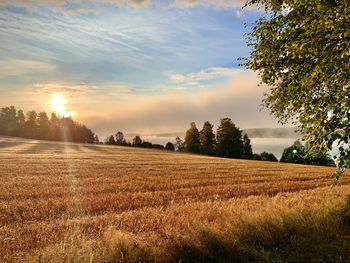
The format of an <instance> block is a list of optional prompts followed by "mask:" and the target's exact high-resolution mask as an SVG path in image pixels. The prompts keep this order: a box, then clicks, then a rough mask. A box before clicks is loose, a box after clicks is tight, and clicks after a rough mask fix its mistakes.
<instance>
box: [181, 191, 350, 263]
mask: <svg viewBox="0 0 350 263" xmlns="http://www.w3.org/2000/svg"><path fill="white" fill-rule="evenodd" d="M230 232H231V235H229V236H220V235H219V234H216V233H214V232H212V231H210V230H209V229H200V230H199V231H198V235H197V237H196V238H195V240H185V241H184V242H182V243H181V245H180V246H179V249H178V252H177V256H176V257H175V258H174V259H175V261H179V260H181V262H221V263H224V262H350V197H348V198H347V200H346V202H345V204H342V205H340V206H338V207H335V208H333V209H328V210H319V211H313V212H303V213H299V214H280V215H272V216H271V217H270V218H257V219H253V220H250V221H248V222H244V223H242V224H241V225H239V226H237V227H235V228H234V229H232V230H231V231H230Z"/></svg>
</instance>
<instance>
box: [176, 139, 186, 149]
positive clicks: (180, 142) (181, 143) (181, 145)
mask: <svg viewBox="0 0 350 263" xmlns="http://www.w3.org/2000/svg"><path fill="white" fill-rule="evenodd" d="M174 146H175V150H176V151H178V152H183V151H184V150H185V143H184V141H183V140H182V139H181V138H180V137H176V138H175V145H174Z"/></svg>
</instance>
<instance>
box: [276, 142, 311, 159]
mask: <svg viewBox="0 0 350 263" xmlns="http://www.w3.org/2000/svg"><path fill="white" fill-rule="evenodd" d="M304 156H305V148H304V147H303V145H301V143H300V142H299V141H296V142H295V143H294V144H293V145H292V146H290V147H288V148H286V149H284V151H283V154H282V157H281V160H280V161H281V162H283V163H300V164H303V163H304Z"/></svg>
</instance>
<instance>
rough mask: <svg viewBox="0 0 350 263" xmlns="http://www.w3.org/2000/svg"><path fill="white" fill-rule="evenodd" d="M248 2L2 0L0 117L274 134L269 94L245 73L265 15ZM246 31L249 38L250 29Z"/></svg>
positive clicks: (103, 128)
mask: <svg viewBox="0 0 350 263" xmlns="http://www.w3.org/2000/svg"><path fill="white" fill-rule="evenodd" d="M244 2H245V1H243V0H237V1H235V0H202V1H201V0H166V1H164V0H163V1H156V0H129V1H123V0H101V1H94V0H90V1H83V0H75V1H57V0H56V1H55V0H49V1H44V0H27V1H24V0H23V1H15V0H11V1H6V0H0V40H1V41H0V107H4V106H10V105H14V106H16V108H21V109H23V110H25V111H27V110H32V109H33V110H36V111H46V112H50V111H52V107H51V105H50V102H51V100H52V98H53V97H54V96H55V94H61V95H62V96H64V98H65V101H66V110H67V112H70V113H71V114H72V115H73V117H74V119H75V120H78V121H80V122H83V123H84V124H86V125H87V126H88V127H90V128H91V129H92V130H93V131H95V132H96V133H97V134H100V135H102V136H105V135H107V134H112V133H115V131H117V130H121V131H124V132H126V133H141V134H153V133H167V132H178V131H184V130H186V129H187V128H188V127H189V123H190V122H192V121H195V122H196V123H197V124H198V126H201V125H202V124H203V122H204V121H206V120H209V121H211V122H212V123H214V124H216V125H217V124H218V122H219V120H220V118H224V117H230V118H232V120H233V121H234V122H235V123H236V124H237V125H238V126H239V127H241V128H259V127H277V126H278V124H277V121H276V119H274V118H273V117H272V116H270V114H269V113H268V112H267V111H266V110H262V111H261V106H260V104H261V101H262V98H263V94H264V92H266V91H267V90H268V87H264V86H258V84H259V79H258V76H257V74H256V73H254V72H251V71H249V70H246V69H244V68H243V67H241V66H239V61H238V59H239V58H241V57H248V56H249V49H248V47H247V45H246V42H245V37H244V33H247V32H249V26H250V25H252V23H253V22H254V21H255V20H257V19H258V18H259V17H261V16H262V15H264V14H263V13H262V11H261V10H259V9H257V8H255V7H252V8H245V9H243V10H242V8H241V7H242V6H243V5H244ZM245 24H247V25H248V27H247V28H246V27H245V26H244V25H245Z"/></svg>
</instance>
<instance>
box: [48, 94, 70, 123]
mask: <svg viewBox="0 0 350 263" xmlns="http://www.w3.org/2000/svg"><path fill="white" fill-rule="evenodd" d="M51 108H52V110H53V111H54V112H56V113H57V114H59V115H60V116H62V117H70V116H71V114H70V113H69V112H67V111H66V99H65V98H64V97H63V95H62V94H56V95H54V96H53V97H52V99H51Z"/></svg>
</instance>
